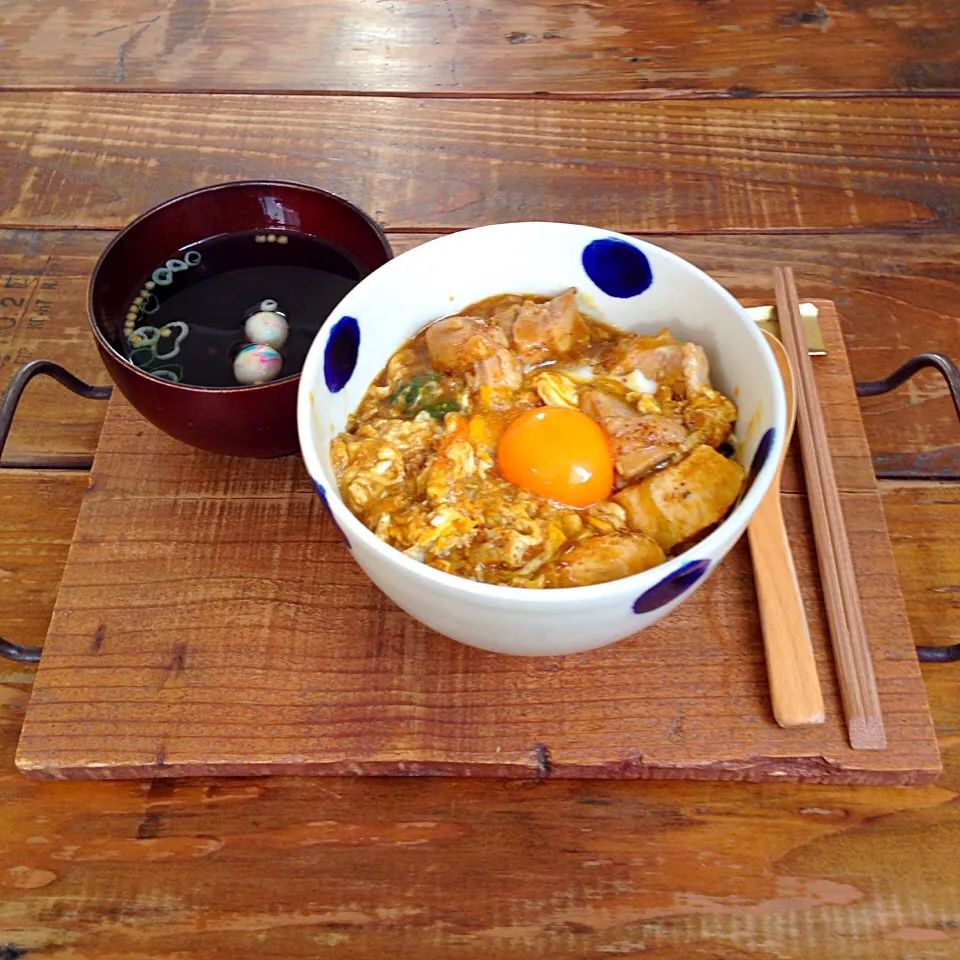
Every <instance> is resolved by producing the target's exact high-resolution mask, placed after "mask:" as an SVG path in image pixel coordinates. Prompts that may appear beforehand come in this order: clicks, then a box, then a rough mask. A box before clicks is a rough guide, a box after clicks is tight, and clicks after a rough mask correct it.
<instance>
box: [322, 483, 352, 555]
mask: <svg viewBox="0 0 960 960" xmlns="http://www.w3.org/2000/svg"><path fill="white" fill-rule="evenodd" d="M313 489H314V490H316V491H317V496H318V497H319V498H320V501H321V503H323V506H324V508H325V509H326V511H327V516H328V517H329V518H330V522H331V523H332V524H333V525H334V526H335V527H336V528H337V533H339V534H340V536H341V537H342V538H343V542H344V543H345V544H346V545H347V549H348V550H352V549H353V548H352V547H351V546H350V541H349V540H348V539H347V535H346V534H345V533H344V532H343V528H342V527H341V526H340V524H339V523H337V521H336V518H335V517H334V515H333V511H332V510H331V509H330V504H329V503H327V491H326V490H324V489H323V486H322V484H319V483H317V481H316V480H314V481H313Z"/></svg>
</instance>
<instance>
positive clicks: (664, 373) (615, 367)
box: [597, 330, 683, 383]
mask: <svg viewBox="0 0 960 960" xmlns="http://www.w3.org/2000/svg"><path fill="white" fill-rule="evenodd" d="M597 367H598V369H600V370H603V371H606V372H607V373H610V374H613V376H615V377H622V376H626V375H627V374H629V373H632V372H633V371H634V370H639V371H640V373H642V374H643V375H644V376H645V377H646V378H647V379H648V380H656V381H657V382H659V383H673V382H674V381H675V380H679V379H680V377H681V376H682V375H683V352H682V348H681V345H680V344H679V343H678V342H677V341H676V339H674V337H673V335H672V334H671V333H670V331H669V330H661V331H660V332H659V333H656V334H653V335H652V336H640V335H638V334H631V335H630V336H626V337H622V338H621V339H619V340H614V341H613V343H611V344H610V346H608V347H607V348H606V349H605V350H604V351H603V353H602V355H601V357H600V361H599V363H598V364H597Z"/></svg>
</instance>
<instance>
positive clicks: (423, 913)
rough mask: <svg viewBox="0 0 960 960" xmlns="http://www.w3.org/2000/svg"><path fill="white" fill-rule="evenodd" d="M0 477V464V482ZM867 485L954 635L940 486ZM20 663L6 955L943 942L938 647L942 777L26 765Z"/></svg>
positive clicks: (954, 533) (954, 525)
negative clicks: (44, 768)
mask: <svg viewBox="0 0 960 960" xmlns="http://www.w3.org/2000/svg"><path fill="white" fill-rule="evenodd" d="M23 476H24V478H26V479H30V478H32V477H34V476H35V475H34V474H32V472H29V471H24V472H23ZM44 476H46V475H44ZM49 476H51V477H52V479H51V480H50V483H52V484H59V485H62V488H63V490H64V491H67V492H66V493H65V494H64V495H65V496H66V497H74V496H79V493H80V490H79V489H78V487H79V485H77V484H76V483H75V478H74V477H71V476H69V475H67V474H64V473H63V472H59V473H55V474H49ZM10 477H11V474H10V473H2V474H0V490H2V489H3V487H4V486H5V485H6V484H9V483H10ZM44 482H46V481H44ZM881 492H882V494H883V499H884V505H885V509H886V513H887V518H888V522H889V524H890V527H891V532H892V541H893V546H894V552H895V554H896V557H897V563H898V567H899V570H900V575H901V578H902V582H903V584H904V589H905V593H906V599H907V607H908V610H909V611H910V616H911V624H912V627H913V632H914V634H915V637H916V639H917V641H918V642H928V643H935V642H944V641H945V640H948V639H954V640H955V639H956V637H955V629H956V617H957V612H956V599H955V598H956V588H955V585H956V584H957V583H958V582H960V553H958V551H957V550H956V548H955V545H956V541H957V538H958V537H960V494H958V492H957V489H956V485H954V484H935V483H910V484H894V483H884V484H881ZM54 496H56V494H54ZM9 502H10V503H13V502H17V501H16V500H13V501H9ZM19 502H20V503H21V504H22V507H21V510H22V511H24V512H22V513H21V514H20V515H19V516H18V523H20V525H21V526H22V529H23V531H24V535H23V537H24V539H23V543H24V545H25V544H26V542H27V540H28V539H31V538H32V540H33V543H34V545H35V549H38V550H49V551H51V556H53V554H55V553H57V552H58V551H59V552H60V555H61V556H62V552H63V551H62V547H61V546H60V545H61V544H62V543H63V541H64V540H68V539H69V537H70V536H71V533H72V527H73V524H72V521H69V522H68V521H67V520H66V516H65V515H64V518H63V522H62V524H61V526H60V529H59V530H56V529H54V527H53V526H52V525H44V524H37V523H34V522H33V520H32V517H34V516H36V514H32V513H30V512H29V504H30V503H33V502H36V501H35V500H27V499H21V500H20V501H19ZM5 506H6V505H5ZM11 516H12V515H11V514H10V513H9V512H8V509H5V511H4V517H5V518H9V517H11ZM0 536H2V528H0ZM2 542H3V544H4V549H5V550H6V544H7V541H6V540H4V541H2ZM17 589H18V581H17V580H15V579H8V580H6V581H5V584H4V600H5V602H4V604H3V605H2V606H0V632H6V633H9V632H10V630H11V628H10V626H9V623H10V621H9V617H10V615H11V611H12V608H13V607H14V606H15V604H16V603H17V602H19V601H20V598H21V597H22V596H23V595H22V594H19V593H17V592H16V590H17ZM11 591H13V592H11ZM45 602H46V601H43V603H45ZM39 612H40V613H41V614H44V613H45V614H46V615H49V613H50V607H49V606H47V607H46V609H45V610H43V609H40V610H39ZM25 639H26V640H27V641H32V642H38V638H37V637H32V638H30V637H27V638H25ZM34 673H35V668H33V667H21V666H19V665H17V664H12V663H9V662H7V661H0V818H2V823H3V827H4V834H3V836H4V842H3V843H2V844H0V891H2V893H0V947H2V948H3V949H5V950H7V955H8V956H24V955H26V956H29V955H30V954H18V953H17V952H15V951H21V950H22V951H27V950H29V951H30V953H31V954H33V955H36V956H38V957H57V958H79V957H97V958H98V960H100V958H106V960H120V958H129V957H138V956H139V957H151V958H153V957H157V958H170V960H180V958H182V957H184V956H190V957H191V958H197V960H213V958H223V957H235V956H242V955H244V953H245V952H246V953H248V952H250V951H251V950H254V949H255V950H256V951H258V952H260V953H261V954H263V955H265V956H268V957H278V958H286V957H290V956H299V957H307V956H328V955H330V954H331V953H332V952H333V951H334V950H338V951H339V952H340V953H348V954H349V955H350V956H354V957H360V958H371V960H379V958H381V957H384V956H399V955H410V954H415V955H417V956H419V957H423V958H433V957H437V958H440V957H449V956H461V957H467V956H480V955H483V956H485V957H493V958H502V960H507V958H517V957H527V956H545V957H546V956H549V957H560V958H564V960H576V958H580V957H583V956H591V955H599V956H607V955H611V956H643V955H644V953H646V954H647V955H652V956H654V957H657V958H658V960H661V958H662V960H718V958H722V960H770V958H771V957H778V958H789V960H824V958H829V960H954V958H955V957H956V956H957V945H958V944H957V934H956V928H955V925H954V924H955V910H956V893H957V888H956V884H955V872H954V871H955V864H956V861H957V857H958V855H960V821H958V819H957V816H956V798H957V796H958V793H960V735H958V731H960V700H958V698H957V696H956V676H955V671H952V670H951V669H944V668H943V667H942V666H934V665H929V666H925V667H924V668H923V674H924V681H925V686H926V688H927V690H928V693H929V696H930V703H931V707H932V710H933V714H934V717H935V719H936V724H937V731H938V739H939V742H940V745H941V749H942V751H943V758H944V772H943V774H942V775H941V777H940V779H939V781H938V782H937V784H936V785H930V786H924V787H913V788H910V789H907V790H904V789H902V788H897V787H871V788H863V787H841V786H820V785H804V784H738V783H682V782H670V783H666V782H660V783H658V782H647V783H643V784H638V783H616V782H611V781H590V782H587V781H561V780H552V781H546V782H540V783H531V782H523V781H519V782H512V783H511V782H490V781H484V782H471V781H469V780H450V779H443V780H439V781H438V780H431V779H429V778H428V779H409V780H396V779H391V780H382V779H377V778H343V779H337V780H317V779H309V778H298V777H275V778H267V779H257V780H233V779H218V780H212V779H209V778H199V779H191V780H176V779H175V780H164V781H152V782H139V783H117V784H104V783H63V782H60V783H43V782H36V781H30V780H27V779H25V778H24V777H23V776H21V775H20V774H18V773H17V772H15V770H14V765H13V761H14V751H15V747H16V743H17V737H18V734H19V730H20V725H21V722H22V718H23V713H24V709H25V706H26V703H27V699H28V697H29V691H30V684H31V681H32V679H33V676H34ZM465 889H469V891H470V895H469V896H462V895H459V893H458V892H459V891H463V890H465ZM520 891H523V892H522V896H521V895H520ZM251 944H252V945H253V947H251ZM641 944H642V945H643V946H640V945H641Z"/></svg>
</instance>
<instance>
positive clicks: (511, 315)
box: [490, 296, 523, 342]
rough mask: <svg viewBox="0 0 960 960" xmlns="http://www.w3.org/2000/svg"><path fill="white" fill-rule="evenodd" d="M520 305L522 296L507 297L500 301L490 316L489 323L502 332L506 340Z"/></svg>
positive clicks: (509, 335)
mask: <svg viewBox="0 0 960 960" xmlns="http://www.w3.org/2000/svg"><path fill="white" fill-rule="evenodd" d="M522 305H523V298H522V297H514V296H510V297H507V298H506V302H504V303H501V305H500V306H499V307H498V308H497V311H496V313H494V315H493V316H492V317H491V318H490V323H491V324H492V325H493V326H495V327H497V329H499V330H500V332H501V333H503V335H504V336H505V337H506V338H507V341H508V342H509V340H510V337H511V335H512V333H513V323H514V321H515V320H516V319H517V314H518V313H519V312H520V307H521V306H522Z"/></svg>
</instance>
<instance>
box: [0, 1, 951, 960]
mask: <svg viewBox="0 0 960 960" xmlns="http://www.w3.org/2000/svg"><path fill="white" fill-rule="evenodd" d="M0 15H2V22H3V26H2V27H0V39H2V47H0V50H2V57H0V85H2V86H3V88H4V89H3V92H2V95H0V171H2V180H0V230H2V234H0V297H2V299H0V317H2V319H0V380H2V382H3V383H5V382H6V381H7V380H8V379H9V376H10V375H11V373H12V372H13V371H14V370H15V369H16V368H17V366H19V365H21V364H23V363H24V362H26V361H27V360H29V359H31V358H33V357H48V358H51V359H55V360H60V361H63V362H65V363H67V364H68V365H69V366H70V367H71V368H72V369H73V370H75V371H76V372H77V373H79V374H80V375H81V376H85V377H86V378H87V379H89V380H91V381H94V382H104V380H105V374H104V372H103V370H102V368H100V366H99V364H98V361H97V359H96V357H95V354H94V350H93V349H92V343H91V340H90V338H89V335H88V333H87V322H86V319H85V311H84V293H85V287H86V282H87V278H88V276H89V273H90V270H91V268H92V266H93V263H94V261H95V259H96V257H97V255H98V253H99V251H100V250H101V249H102V247H103V246H104V244H105V243H106V241H107V239H108V238H109V236H110V235H111V232H112V231H114V230H116V229H117V228H118V227H120V226H121V225H122V224H123V223H125V222H126V221H127V220H129V219H130V218H131V217H133V216H134V215H135V214H137V213H138V212H140V211H141V210H143V209H144V208H146V207H147V206H149V205H150V204H152V203H154V202H156V201H158V200H160V199H162V198H165V197H167V196H170V195H172V194H174V193H176V192H178V191H180V190H183V189H186V188H189V187H194V186H199V185H201V184H205V183H209V182H212V181H217V180H224V179H232V178H238V177H247V176H273V177H286V178H296V179H302V180H307V181H310V182H314V183H318V184H321V185H324V186H327V187H331V188H332V189H334V190H337V191H340V192H343V193H344V194H346V195H348V196H349V197H350V198H352V199H354V200H356V201H357V202H359V203H360V204H361V205H362V206H364V207H365V208H367V209H368V210H370V211H372V212H375V214H376V216H377V217H378V218H379V219H380V220H381V222H382V223H383V224H384V226H385V227H386V229H387V230H388V232H389V234H390V238H391V242H392V243H393V244H394V245H395V246H396V247H397V248H401V247H403V246H405V245H409V244H410V243H413V242H416V241H418V240H420V239H423V238H424V237H426V236H429V235H432V234H435V233H441V232H445V231H450V230H455V229H458V228H461V227H467V226H473V225H477V224H481V223H489V222H494V221H499V220H515V219H528V218H544V219H566V220H573V221H581V222H588V223H594V224H598V225H602V226H606V227H608V228H613V229H619V230H623V231H627V232H634V233H638V234H643V235H644V236H646V237H648V238H650V239H652V240H654V241H655V242H658V243H662V244H663V245H665V246H666V247H668V248H669V249H672V250H675V251H676V252H678V253H680V254H682V255H683V256H685V257H688V258H690V259H691V260H693V261H694V262H696V263H697V264H699V265H700V266H702V267H704V268H705V269H707V270H708V271H710V272H712V273H713V274H714V275H715V276H717V277H718V279H720V280H721V282H723V283H725V284H726V285H727V286H729V287H730V288H731V289H732V290H733V291H734V292H735V293H736V294H738V295H741V296H749V297H753V298H760V299H764V298H765V299H769V297H770V296H771V282H770V268H771V266H772V265H773V264H775V263H778V262H783V261H786V262H789V263H791V264H793V265H794V267H795V269H796V271H797V274H798V278H799V282H800V288H801V293H802V295H804V296H807V297H826V298H831V299H833V300H835V301H836V302H837V304H838V305H839V309H840V312H841V314H842V320H843V324H844V331H845V334H846V337H847V345H848V349H849V351H850V356H851V361H852V364H853V367H854V372H855V375H856V376H857V377H858V378H860V379H870V378H874V377H878V376H880V375H883V374H885V373H887V372H889V371H890V370H891V369H892V368H893V367H895V366H897V365H898V364H899V363H900V362H902V361H903V360H905V359H906V358H907V357H909V356H911V355H912V354H915V353H917V352H920V351H922V350H927V349H939V350H941V351H943V352H946V353H947V354H949V355H952V356H953V357H954V358H958V357H960V234H958V224H960V160H958V157H960V102H958V100H957V99H956V98H957V96H958V95H960V7H958V6H957V4H956V3H955V0H835V2H834V3H829V4H820V3H802V2H799V0H739V2H733V0H634V2H631V3H627V2H620V3H615V2H610V3H599V2H592V0H579V2H573V3H558V2H554V0H525V2H511V0H491V2H488V3H480V2H477V0H444V2H439V0H434V2H429V0H391V2H381V0H327V2H325V3H322V4H321V3H317V4H313V5H305V4H296V3H290V2H282V0H281V2H277V3H271V4H266V3H264V4H252V3H240V2H227V3H218V4H214V3H210V2H208V0H173V2H172V3H170V4H167V5H162V6H161V5H144V4H135V3H133V2H132V0H114V2H112V3H110V4H96V3H93V2H91V0H75V2H73V3H71V4H59V3H54V2H51V0H37V2H35V3H32V4H20V3H16V2H15V0H0ZM101 406H102V405H97V404H92V403H81V402H78V401H76V400H75V399H74V398H73V397H72V396H70V395H68V394H66V393H65V392H63V391H62V390H61V389H60V388H58V387H57V386H56V385H54V384H52V383H42V384H41V383H37V384H35V385H31V387H30V388H29V394H28V397H27V399H26V400H25V402H24V404H23V407H22V409H21V412H20V414H19V415H18V418H17V422H16V426H15V429H14V432H13V434H12V436H11V438H10V442H9V444H8V447H7V450H6V453H5V456H4V462H3V464H2V465H3V467H5V468H7V469H4V470H2V471H0V537H2V552H0V557H2V560H0V578H2V585H3V588H2V597H3V605H2V614H0V633H2V634H3V635H5V636H7V637H8V638H10V639H11V640H14V641H17V642H20V643H34V644H36V643H40V642H42V639H43V636H44V632H45V629H46V624H47V621H48V619H49V615H50V610H51V607H52V604H53V600H54V596H55V592H56V589H57V584H58V580H59V577H60V573H61V570H62V566H63V563H64V560H65V556H66V551H67V548H68V545H69V542H70V538H71V534H72V530H73V526H74V522H75V519H76V515H77V511H78V508H79V503H80V499H81V497H82V495H83V491H84V486H85V483H86V470H87V468H88V466H89V463H90V459H91V457H92V454H93V450H94V449H95V445H96V439H97V435H98V431H99V429H100V424H101V418H102V415H103V411H102V408H101ZM863 409H864V413H865V421H866V425H867V431H868V435H869V439H870V443H871V448H872V451H873V455H874V461H875V465H876V468H877V471H878V472H879V473H880V475H881V476H882V477H885V478H887V479H885V480H884V481H883V484H882V492H883V497H884V504H885V509H886V515H887V522H888V524H889V528H890V533H891V536H892V540H893V544H894V548H895V552H896V557H897V562H898V564H899V568H900V573H901V577H902V582H903V588H904V592H905V595H906V599H907V605H908V610H909V613H910V617H911V623H912V627H913V632H914V637H915V639H916V641H917V642H920V643H927V644H942V643H948V642H956V641H957V639H958V637H957V634H958V626H960V612H958V601H957V597H958V596H960V585H958V584H960V552H958V550H957V547H956V543H957V539H958V536H960V484H958V483H957V481H958V479H960V431H958V426H957V424H956V421H955V418H954V415H953V412H952V408H951V404H950V401H949V399H948V397H947V394H946V390H945V388H944V386H943V384H942V382H941V381H939V380H938V379H936V378H935V377H934V376H932V375H931V376H925V375H921V376H919V377H917V378H916V379H915V380H914V381H912V382H911V384H910V386H909V387H904V388H902V389H901V390H900V391H898V392H897V393H896V394H891V395H889V396H886V397H882V398H877V399H875V400H870V401H865V402H864V404H863ZM958 670H960V667H956V666H933V665H932V666H926V667H924V676H925V678H926V681H927V684H928V691H929V696H930V700H931V704H932V709H933V714H934V719H935V721H936V725H937V729H938V732H939V736H940V744H941V748H942V750H943V759H944V773H943V776H942V777H941V779H940V781H939V783H938V784H936V785H934V786H927V787H917V788H839V787H833V788H829V787H815V786H800V787H798V786H788V785H780V784H767V785H746V784H733V783H717V784H709V783H665V782H658V783H641V782H627V783H609V782H560V781H549V780H548V781H547V782H541V783H536V784H533V783H525V782H511V783H501V782H471V781H463V780H446V779H438V780H422V779H408V780H379V779H367V778H364V779H338V780H322V779H302V778H293V777H281V778H269V779H260V780H220V781H216V780H189V781H157V782H153V783H142V782H138V783H35V782H31V781H28V780H26V779H24V778H23V777H22V776H21V775H20V774H18V773H17V772H15V770H14V767H13V754H14V749H15V745H16V741H17V735H18V732H19V728H20V721H21V717H22V714H23V710H24V707H25V705H26V702H27V699H28V697H29V692H30V684H31V679H32V676H33V670H32V669H31V668H29V667H24V666H19V665H16V664H13V663H10V662H9V661H0V696H2V700H0V888H2V893H0V957H2V958H4V960H7V958H17V957H21V956H24V955H28V956H31V957H32V956H33V955H36V956H37V957H41V956H42V957H62V958H97V960H109V958H124V960H129V958H136V957H169V958H174V957H176V958H187V957H189V958H208V957H227V958H234V957H252V956H257V957H278V958H286V957H306V956H327V955H332V954H334V953H335V952H337V953H338V954H339V955H343V956H351V957H371V958H383V957H416V958H429V957H467V956H480V955H482V956H484V957H489V958H500V957H503V958H506V957H527V956H542V957H550V958H574V957H586V956H610V957H639V956H644V957H647V956H650V957H657V958H664V960H666V958H677V960H707V958H725V960H733V958H738V960H746V958H750V960H760V958H763V960H767V958H790V960H793V958H797V960H799V958H804V960H806V958H810V960H813V958H816V960H823V958H838V960H840V958H842V960H856V958H864V960H866V958H870V960H886V958H890V960H893V958H924V960H926V958H948V957H960V912H958V911H960V908H958V903H960V868H958V866H957V864H958V862H960V816H958V809H960V808H958V805H957V803H956V801H957V799H958V790H960V734H958V725H960V698H958V696H957V693H958V683H957V677H958Z"/></svg>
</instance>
